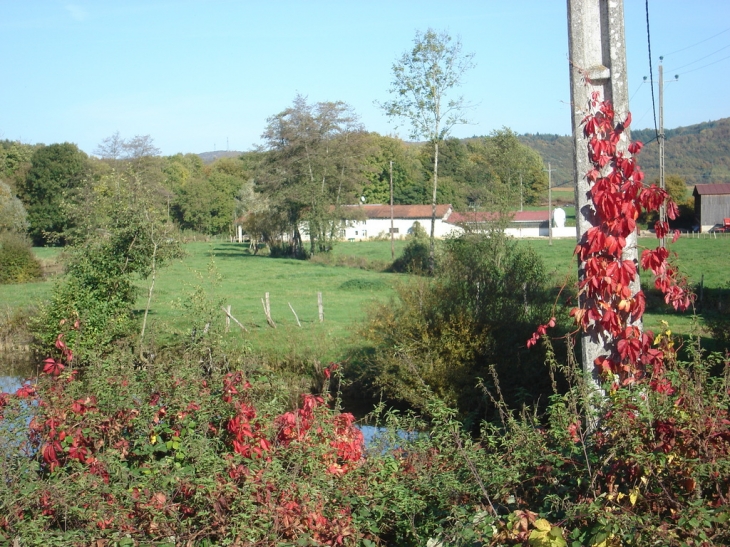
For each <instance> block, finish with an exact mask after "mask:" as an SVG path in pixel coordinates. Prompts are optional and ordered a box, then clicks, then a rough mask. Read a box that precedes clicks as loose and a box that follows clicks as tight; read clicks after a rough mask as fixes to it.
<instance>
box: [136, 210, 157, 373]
mask: <svg viewBox="0 0 730 547" xmlns="http://www.w3.org/2000/svg"><path fill="white" fill-rule="evenodd" d="M147 220H149V218H148V219H147ZM150 230H151V237H150V239H151V240H152V273H151V279H150V288H149V290H148V291H147V304H146V305H145V308H144V318H143V319H142V331H141V332H140V333H139V358H140V359H142V360H143V361H144V360H145V359H144V356H143V355H142V345H143V343H144V335H145V331H146V330H147V316H148V315H149V313H150V305H151V303H152V292H153V291H154V290H155V279H156V277H157V247H158V245H157V241H156V240H155V228H154V225H151V228H150Z"/></svg>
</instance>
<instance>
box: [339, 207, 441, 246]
mask: <svg viewBox="0 0 730 547" xmlns="http://www.w3.org/2000/svg"><path fill="white" fill-rule="evenodd" d="M351 207H353V208H355V207H356V208H358V210H359V211H361V212H362V213H363V215H364V220H349V221H347V225H346V227H345V229H344V232H345V233H344V235H343V238H344V239H345V240H348V241H359V240H363V239H371V238H375V237H384V236H390V205H352V206H351ZM431 212H432V207H431V205H394V206H393V234H394V236H395V238H396V239H402V238H404V237H406V236H407V235H408V234H410V233H412V232H413V225H414V223H416V222H418V223H419V224H420V225H421V227H422V228H423V229H424V230H426V232H427V233H431ZM452 214H453V213H452V209H451V205H437V206H436V226H435V235H436V237H438V238H442V237H446V236H447V235H449V234H450V233H451V232H453V231H454V226H453V224H450V223H448V222H447V220H448V218H449V217H450V216H451V215H452Z"/></svg>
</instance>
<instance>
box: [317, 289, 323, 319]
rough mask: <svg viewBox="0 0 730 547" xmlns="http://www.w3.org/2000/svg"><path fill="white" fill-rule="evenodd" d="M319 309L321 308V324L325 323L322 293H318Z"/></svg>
mask: <svg viewBox="0 0 730 547" xmlns="http://www.w3.org/2000/svg"><path fill="white" fill-rule="evenodd" d="M317 307H318V308H319V322H320V323H323V322H324V306H323V305H322V293H321V292H318V293H317Z"/></svg>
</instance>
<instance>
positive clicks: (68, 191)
mask: <svg viewBox="0 0 730 547" xmlns="http://www.w3.org/2000/svg"><path fill="white" fill-rule="evenodd" d="M86 160H87V157H86V154H84V153H83V152H82V151H81V150H79V148H78V147H77V146H76V145H75V144H71V143H68V142H65V143H62V144H51V145H50V146H45V147H43V148H39V149H38V150H36V151H35V152H34V153H33V156H32V157H31V166H30V169H29V170H28V174H27V176H26V177H25V180H24V181H23V182H22V184H21V185H20V188H18V195H19V197H20V199H21V200H22V201H23V203H24V204H25V206H26V208H27V211H28V222H29V223H30V236H31V237H32V238H33V242H34V243H35V244H36V245H49V244H57V243H63V242H65V239H64V238H65V236H64V232H65V231H66V230H67V229H68V228H69V227H70V226H71V225H72V224H73V223H74V219H73V218H72V217H71V216H70V215H69V214H68V212H67V210H66V207H65V205H66V204H67V203H68V202H69V201H70V200H73V199H74V198H75V194H76V192H77V191H78V189H79V188H80V186H81V185H82V181H83V178H84V175H85V172H86V167H87V161H86Z"/></svg>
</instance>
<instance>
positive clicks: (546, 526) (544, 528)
mask: <svg viewBox="0 0 730 547" xmlns="http://www.w3.org/2000/svg"><path fill="white" fill-rule="evenodd" d="M534 526H535V528H537V529H538V530H540V531H541V532H549V531H550V528H552V525H551V524H550V523H549V522H548V521H547V520H545V519H537V520H536V521H535V524H534Z"/></svg>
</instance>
